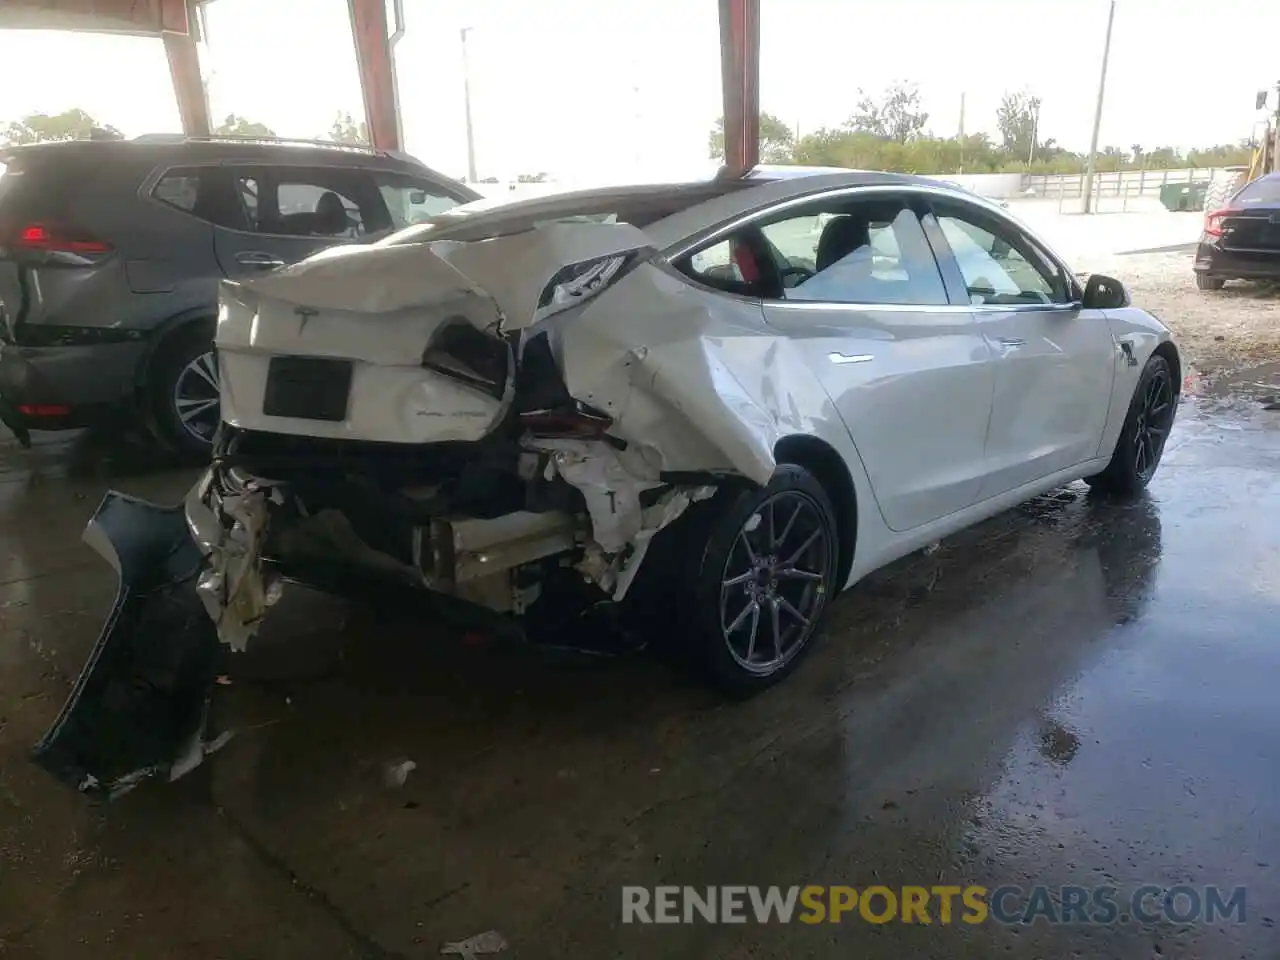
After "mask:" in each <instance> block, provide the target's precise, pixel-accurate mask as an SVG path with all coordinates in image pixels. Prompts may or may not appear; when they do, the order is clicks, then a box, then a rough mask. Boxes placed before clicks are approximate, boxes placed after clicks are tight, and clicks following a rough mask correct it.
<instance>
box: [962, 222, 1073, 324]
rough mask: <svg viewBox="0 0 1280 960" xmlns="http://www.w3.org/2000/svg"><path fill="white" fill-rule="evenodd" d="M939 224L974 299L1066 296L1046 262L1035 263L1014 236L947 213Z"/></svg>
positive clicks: (1023, 300)
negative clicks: (1004, 234) (1050, 274)
mask: <svg viewBox="0 0 1280 960" xmlns="http://www.w3.org/2000/svg"><path fill="white" fill-rule="evenodd" d="M938 225H939V226H940V227H941V228H942V233H943V236H945V237H946V238H947V244H948V245H949V246H950V247H951V252H952V253H953V254H954V255H955V259H956V264H957V265H958V266H959V268H960V274H961V276H963V277H964V284H965V288H966V289H967V291H968V293H969V302H970V303H973V304H1002V305H1009V304H1035V303H1055V302H1058V301H1060V300H1061V299H1062V297H1061V296H1059V293H1058V290H1057V289H1056V287H1057V285H1056V284H1055V283H1054V280H1053V278H1052V277H1051V276H1048V275H1046V272H1045V268H1044V267H1043V265H1041V264H1035V263H1032V262H1031V260H1030V259H1028V257H1027V256H1026V255H1025V254H1024V253H1023V251H1022V250H1020V249H1019V246H1021V244H1019V246H1015V241H1013V239H1012V238H1010V237H1006V236H1001V235H999V234H997V233H996V232H994V231H992V230H989V229H987V228H986V227H984V226H979V225H978V224H976V223H973V222H971V221H969V220H967V219H964V218H962V217H960V216H955V215H950V214H946V213H943V214H940V215H939V216H938Z"/></svg>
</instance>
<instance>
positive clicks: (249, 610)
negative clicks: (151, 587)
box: [186, 482, 280, 650]
mask: <svg viewBox="0 0 1280 960" xmlns="http://www.w3.org/2000/svg"><path fill="white" fill-rule="evenodd" d="M273 500H275V501H276V502H278V500H279V494H278V492H277V491H275V490H273V489H272V488H271V487H263V486H259V485H257V484H252V483H251V484H250V485H248V486H247V487H246V488H245V489H244V490H243V491H242V492H240V493H231V494H225V495H223V494H221V493H219V492H218V491H217V490H215V489H213V487H212V484H210V483H203V482H202V483H200V484H197V485H196V486H195V487H194V488H193V489H192V491H191V493H190V494H188V496H187V502H186V510H187V514H188V516H189V517H191V518H192V519H191V520H190V525H191V528H192V530H194V531H199V534H198V536H199V539H198V546H199V548H200V550H201V551H202V552H203V553H204V554H205V556H206V558H207V559H206V563H205V565H204V567H203V569H202V570H201V571H200V574H199V577H198V578H197V581H196V594H197V596H199V598H200V602H201V603H202V604H204V608H205V610H206V611H207V613H208V615H209V619H210V620H211V621H212V622H213V623H214V625H215V626H216V628H217V634H218V638H219V639H220V640H221V641H222V642H223V643H225V644H227V645H228V646H229V647H230V648H231V649H232V650H244V649H245V647H247V646H248V644H249V641H250V640H251V639H252V638H253V636H254V634H256V633H257V632H258V627H259V625H260V624H261V622H262V618H263V617H264V616H265V615H266V612H267V608H268V607H270V606H271V605H272V604H273V603H275V602H276V600H277V599H278V598H279V596H280V584H279V582H278V581H277V580H276V579H274V578H270V577H268V576H267V575H266V573H265V570H264V568H263V563H262V554H263V547H264V546H265V544H266V538H267V523H268V518H269V509H270V505H271V503H272V501H273Z"/></svg>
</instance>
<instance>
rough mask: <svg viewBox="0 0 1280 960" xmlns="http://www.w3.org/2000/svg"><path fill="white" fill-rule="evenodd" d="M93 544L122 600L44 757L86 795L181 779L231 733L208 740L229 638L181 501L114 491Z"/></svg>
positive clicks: (46, 742)
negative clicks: (214, 610)
mask: <svg viewBox="0 0 1280 960" xmlns="http://www.w3.org/2000/svg"><path fill="white" fill-rule="evenodd" d="M85 541H86V542H87V543H88V544H89V545H90V546H91V547H93V549H94V550H96V551H97V552H98V553H100V554H101V555H102V556H103V557H104V558H105V559H106V560H107V561H108V562H109V563H110V564H111V565H112V567H113V568H114V569H115V570H116V571H117V573H118V574H119V575H120V587H119V591H118V592H117V594H116V600H115V604H114V605H113V606H112V609H111V613H110V615H109V616H108V617H107V622H106V625H105V626H104V627H103V630H102V634H101V635H100V636H99V638H98V641H97V643H96V644H94V647H93V651H92V652H91V653H90V655H89V659H88V662H87V663H86V664H85V668H84V670H83V671H82V672H81V674H80V676H79V678H78V679H77V680H76V683H75V686H74V687H73V688H72V691H71V695H70V697H68V699H67V702H66V704H65V705H64V706H63V708H62V711H61V712H60V713H59V714H58V718H57V720H55V721H54V724H53V726H52V727H51V728H50V729H49V732H48V733H46V734H45V736H44V738H43V739H42V740H41V741H40V743H39V744H37V745H36V747H35V749H34V751H33V756H34V759H35V760H36V762H37V763H39V764H40V765H41V766H42V767H44V768H45V769H46V770H48V771H49V772H50V773H52V774H53V775H54V776H56V777H57V778H58V779H60V780H62V781H63V782H65V783H67V784H69V785H70V786H72V787H74V788H75V789H76V790H78V791H80V792H82V793H88V794H92V795H95V796H99V797H104V798H108V799H109V798H112V797H115V796H119V795H120V794H121V793H124V792H125V791H127V790H130V789H132V788H133V787H135V786H137V784H139V783H141V782H142V781H143V780H145V779H147V778H149V777H153V776H166V777H168V778H169V779H174V778H176V777H178V776H181V775H182V774H183V773H185V772H187V771H188V770H190V769H191V768H193V767H194V766H196V765H198V764H199V762H200V760H201V759H202V758H203V757H204V755H205V754H206V753H207V752H209V751H210V750H211V749H215V748H216V747H217V746H220V745H221V744H222V743H223V742H225V738H221V739H219V740H217V741H215V743H214V744H206V743H205V741H204V735H205V726H206V721H207V719H208V710H209V698H210V693H211V691H212V689H213V684H214V678H215V677H216V675H217V673H218V666H219V663H220V658H221V646H220V645H219V643H218V638H217V635H216V633H215V631H214V627H213V624H212V623H211V622H210V620H209V617H208V615H207V613H206V612H205V610H204V608H203V607H202V605H201V603H200V600H199V599H198V597H197V595H196V591H195V580H196V576H197V574H198V572H199V570H200V567H201V562H202V559H203V558H202V555H201V552H200V550H199V549H198V548H197V546H196V544H195V542H194V541H193V540H192V538H191V535H190V533H189V531H188V527H187V523H186V520H185V518H184V517H183V510H182V508H181V507H160V506H156V505H155V504H151V503H146V502H144V501H141V500H135V499H134V498H132V497H127V496H125V495H124V494H120V493H116V492H114V491H112V492H110V493H108V494H107V495H106V496H105V497H104V498H103V500H102V503H101V505H100V506H99V507H98V510H97V512H96V513H95V514H94V515H93V518H92V519H91V520H90V521H89V525H88V527H87V529H86V531H85Z"/></svg>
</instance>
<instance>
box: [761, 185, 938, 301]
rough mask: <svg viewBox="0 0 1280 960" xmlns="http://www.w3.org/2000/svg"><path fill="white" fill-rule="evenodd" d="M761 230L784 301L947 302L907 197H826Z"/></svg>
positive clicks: (768, 261)
mask: <svg viewBox="0 0 1280 960" xmlns="http://www.w3.org/2000/svg"><path fill="white" fill-rule="evenodd" d="M761 233H762V234H763V236H764V240H765V250H764V252H765V254H766V256H767V259H766V261H765V263H764V265H762V266H761V267H760V269H761V272H766V271H768V270H769V269H770V268H774V269H776V270H777V271H778V274H779V276H780V277H781V279H782V291H781V292H782V296H781V299H784V300H820V301H826V302H829V303H868V304H903V305H922V306H932V305H940V304H945V303H946V302H947V294H946V290H945V288H944V287H943V285H942V277H941V275H940V274H939V273H938V265H937V262H936V261H935V260H934V258H933V252H932V251H931V250H930V249H929V242H928V240H927V239H925V235H924V230H923V229H922V228H921V226H920V219H919V217H917V216H916V213H915V211H914V210H912V209H911V207H910V206H908V205H907V204H906V202H905V201H902V200H888V199H883V200H876V201H863V200H857V201H854V202H852V203H851V202H849V201H848V200H833V201H829V202H828V204H827V207H826V208H825V209H822V208H814V209H811V210H808V211H806V212H805V213H803V214H802V215H800V216H789V217H786V218H784V219H780V220H776V221H774V222H773V223H769V224H766V225H765V226H764V227H763V228H762V230H761Z"/></svg>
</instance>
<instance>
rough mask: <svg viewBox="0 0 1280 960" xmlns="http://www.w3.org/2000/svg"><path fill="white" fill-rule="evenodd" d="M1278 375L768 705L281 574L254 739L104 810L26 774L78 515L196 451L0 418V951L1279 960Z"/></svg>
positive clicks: (850, 644)
mask: <svg viewBox="0 0 1280 960" xmlns="http://www.w3.org/2000/svg"><path fill="white" fill-rule="evenodd" d="M1268 392H1270V393H1272V394H1280V369H1275V368H1273V369H1257V370H1254V371H1250V372H1247V373H1245V374H1242V375H1240V376H1238V377H1236V378H1235V379H1234V381H1233V382H1231V383H1229V384H1227V385H1226V386H1224V387H1221V388H1218V389H1216V390H1215V391H1214V392H1212V393H1211V394H1210V395H1207V396H1204V397H1200V398H1197V399H1193V400H1191V401H1189V402H1187V403H1185V404H1184V406H1183V409H1182V412H1181V415H1180V420H1179V423H1178V425H1177V427H1176V430H1175V434H1174V436H1173V438H1172V439H1171V441H1170V445H1169V448H1168V450H1167V452H1166V456H1165V461H1164V463H1163V465H1162V467H1161V471H1160V474H1159V476H1158V477H1157V479H1156V481H1155V483H1154V484H1153V485H1152V488H1151V490H1150V492H1149V495H1148V496H1146V497H1145V498H1143V499H1142V500H1140V501H1138V502H1137V503H1134V504H1130V505H1118V504H1108V503H1100V502H1096V501H1093V500H1091V499H1089V498H1087V497H1086V496H1085V488H1084V487H1083V485H1080V484H1076V485H1073V486H1071V487H1068V488H1066V489H1065V490H1063V491H1061V492H1060V493H1057V494H1055V495H1051V496H1048V497H1044V498H1041V499H1039V500H1037V501H1034V502H1032V503H1030V504H1027V505H1025V506H1023V507H1022V508H1019V509H1017V510H1014V511H1011V512H1009V513H1007V514H1005V515H1003V516H1001V517H998V518H996V519H994V520H992V521H990V522H988V523H986V524H984V525H982V526H981V527H979V528H976V529H974V530H971V531H968V532H966V533H964V534H962V535H959V536H957V537H955V538H953V539H952V540H950V541H947V542H945V543H943V544H942V546H941V548H940V549H938V550H937V551H936V552H934V553H932V554H930V555H927V556H925V555H920V556H916V557H913V558H908V560H906V561H903V562H902V563H900V564H897V565H895V567H894V568H892V569H891V570H888V571H882V572H881V573H880V574H878V575H876V576H874V577H873V578H871V579H870V580H869V581H867V582H865V583H863V584H861V585H859V586H858V587H857V588H855V589H854V590H852V591H851V592H850V593H848V594H846V595H845V596H844V597H842V598H841V600H840V601H839V602H838V603H837V604H836V606H835V608H834V610H833V621H832V624H831V629H830V630H829V632H828V635H827V637H826V639H825V641H824V643H823V645H822V647H821V649H820V650H816V651H815V652H814V656H813V657H812V658H811V659H810V660H809V662H808V663H806V664H805V666H804V668H803V669H802V670H801V671H800V672H799V673H797V674H796V675H795V676H794V677H793V678H791V680H790V681H789V682H788V683H787V684H785V685H784V686H783V687H781V688H779V689H777V690H775V691H773V692H772V693H770V694H768V695H766V696H763V697H760V698H757V699H755V700H753V701H750V702H747V703H737V704H727V703H723V702H719V701H717V700H716V699H715V698H713V697H712V696H710V695H709V694H707V693H705V692H703V691H702V690H700V689H699V688H698V687H696V686H695V685H693V684H691V683H689V682H688V681H687V680H686V679H685V678H684V677H683V676H682V675H681V674H680V673H678V672H677V671H675V670H673V669H671V668H669V667H668V666H667V665H665V664H664V663H663V662H662V661H661V660H659V659H657V658H654V657H651V656H648V655H640V656H634V657H628V658H624V659H612V660H596V661H590V662H587V661H584V660H580V659H566V658H564V657H562V656H555V657H552V656H548V655H547V654H545V653H536V652H530V651H527V650H521V649H512V648H509V647H500V648H495V647H494V646H492V645H489V644H485V643H484V642H481V641H479V640H477V638H476V637H474V636H471V637H468V636H461V637H460V636H458V635H457V634H456V633H450V632H448V631H445V630H442V629H441V628H439V627H437V626H433V625H432V624H430V623H427V622H421V621H420V620H415V619H413V618H409V617H406V616H405V615H403V614H393V613H388V612H386V611H382V612H379V611H376V610H370V609H367V608H365V607H363V606H361V605H359V604H349V603H345V602H339V601H335V600H330V599H327V598H323V597H320V596H319V595H314V594H306V593H302V592H295V593H294V594H293V596H292V597H290V598H286V600H287V603H283V602H282V607H283V608H284V609H282V610H281V613H280V616H279V617H278V618H277V621H276V623H275V624H274V625H273V627H272V629H271V631H270V632H269V634H268V635H267V636H264V637H263V638H262V641H261V643H260V644H259V645H258V647H257V649H256V651H251V652H250V653H248V654H246V655H244V659H242V660H240V661H238V662H237V663H236V666H235V671H236V672H235V674H234V676H233V683H232V685H231V686H230V687H228V688H226V689H225V690H224V691H223V694H224V698H223V699H224V701H225V702H224V704H223V713H224V716H230V717H231V718H232V722H233V724H234V725H235V726H236V727H237V728H238V730H239V733H238V735H237V736H236V737H235V739H233V740H232V742H231V743H230V744H229V745H228V746H227V747H226V748H225V749H224V750H223V751H222V752H220V753H219V754H217V755H216V757H215V758H213V760H212V762H211V763H209V764H207V765H206V767H205V768H203V769H202V771H200V772H197V773H196V774H194V775H192V777H190V778H189V779H188V780H187V781H183V782H180V783H178V784H176V785H172V786H165V785H159V784H151V785H147V786H145V787H144V788H142V789H140V790H138V791H136V792H135V793H133V794H131V795H129V796H127V797H125V798H123V799H121V800H120V801H118V802H117V803H115V804H113V805H111V806H110V807H108V808H105V809H104V808H95V807H91V806H89V805H87V804H86V803H85V802H83V801H82V800H81V799H80V798H79V797H77V796H74V795H72V794H71V793H70V792H69V791H68V790H66V789H65V788H63V787H61V786H58V785H56V784H55V783H54V782H53V781H52V780H51V779H49V778H48V777H47V775H45V774H44V773H43V772H42V771H40V770H38V769H36V768H35V767H34V766H32V765H31V764H30V763H28V762H27V761H26V759H25V753H26V750H27V749H28V747H29V746H30V745H31V744H32V743H34V742H35V741H36V740H37V739H38V737H39V736H40V734H41V733H42V731H43V730H44V728H45V727H46V725H47V724H48V723H49V722H50V721H51V720H52V719H53V717H54V715H55V714H56V712H57V710H58V707H59V705H60V703H61V701H62V699H63V697H65V695H66V693H67V691H68V687H69V684H70V682H71V681H72V680H73V678H74V676H75V675H76V673H77V672H78V671H79V668H80V666H81V664H82V661H83V658H84V656H85V653H86V652H87V650H88V648H89V646H90V645H91V643H92V641H93V639H94V637H95V635H96V633H97V630H98V628H99V625H100V620H101V618H102V616H103V614H104V613H105V611H106V610H107V609H108V607H109V604H110V600H111V596H112V593H113V590H114V580H113V575H112V574H111V573H110V571H109V569H108V568H107V567H106V565H105V564H104V563H102V562H101V561H99V560H98V559H97V558H96V557H95V556H93V555H92V554H91V553H90V552H89V550H88V549H87V548H86V547H84V546H82V545H81V544H80V542H79V539H78V536H79V532H80V529H81V527H82V525H83V523H84V521H85V519H86V517H87V516H88V514H89V513H90V512H91V510H92V508H93V506H94V505H95V503H96V501H97V499H98V498H99V497H100V495H101V493H102V492H103V490H104V489H106V488H107V487H108V486H116V487H118V488H121V489H124V490H126V491H129V492H132V493H137V494H139V495H143V496H147V497H151V498H156V499H165V500H172V499H176V497H177V496H178V495H179V494H180V493H181V492H183V490H184V489H185V487H186V485H187V484H188V482H189V481H190V477H191V474H190V473H189V472H181V471H178V472H172V471H170V472H166V471H164V470H150V471H146V470H140V469H138V467H137V465H136V464H135V463H134V459H135V458H134V456H133V455H132V454H131V453H129V452H128V451H127V450H124V451H122V450H121V449H119V448H118V446H116V445H114V442H113V441H110V440H102V439H100V438H99V439H95V438H88V439H86V438H79V439H76V440H73V441H68V440H63V439H58V438H54V439H52V440H46V441H45V442H43V443H42V444H40V445H39V446H38V447H37V449H35V450H33V451H29V452H23V451H20V450H18V449H17V447H16V446H15V445H13V444H12V443H11V442H9V441H5V442H4V445H3V446H0V956H3V957H9V956H14V957H28V956H30V957H56V958H66V957H81V956H86V957H94V958H95V960H115V958H130V960H135V958H142V957H192V958H205V957H208V958H217V957H225V958H240V957H264V958H266V957H272V958H274V957H281V958H293V957H298V958H308V960H317V958H329V957H334V958H345V957H371V958H386V957H396V958H399V957H427V956H436V955H438V954H439V951H440V948H441V944H442V943H443V942H445V941H456V940H461V939H463V938H465V937H468V936H470V935H473V934H477V933H480V932H481V931H486V930H490V929H496V930H498V931H501V933H502V934H503V935H504V936H505V938H506V939H507V941H509V943H510V948H509V952H508V953H506V954H504V955H507V956H514V957H520V958H528V957H535V958H540V957H546V958H559V957H575V958H576V957H584V958H587V957H590V958H595V957H628V958H630V957H644V958H648V957H708V958H710V957H716V958H721V957H723V958H736V957H789V958H790V957H841V958H848V957H886V958H888V957H893V958H898V957H973V958H979V957H981V958H989V957H1004V956H1010V957H1025V958H1035V957H1044V958H1062V957H1107V958H1151V957H1195V958H1234V957H1248V958H1254V957H1277V956H1280V933H1278V932H1277V929H1276V927H1275V923H1276V920H1277V919H1280V880H1278V879H1277V876H1278V872H1277V868H1278V867H1280V815H1278V814H1280V773H1278V772H1277V771H1278V764H1280V701H1278V700H1277V698H1276V696H1275V691H1276V688H1277V685H1278V684H1280V642H1277V641H1278V640H1280V519H1277V518H1278V516H1280V412H1277V411H1266V410H1264V409H1263V403H1261V402H1259V401H1260V400H1266V399H1268V398H1267V397H1265V396H1263V394H1265V393H1268ZM1272 399H1274V398H1272ZM100 447H105V449H101V448H100ZM286 611H287V612H286ZM402 759H411V760H413V761H414V763H415V764H416V768H415V769H414V770H412V772H410V773H409V774H408V775H407V778H406V779H405V781H404V783H403V785H402V786H398V787H389V786H387V785H386V783H385V781H384V771H385V768H386V766H387V765H388V764H394V763H396V762H398V761H400V760H402ZM624 884H638V885H646V886H653V885H657V884H675V885H694V886H699V887H701V886H705V885H726V884H759V885H762V886H767V885H771V884H777V885H781V886H789V885H792V884H801V885H803V884H848V885H851V886H855V887H859V888H861V887H865V886H867V885H871V884H883V885H886V886H888V887H890V888H898V887H901V886H903V885H922V886H934V885H939V884H955V885H958V886H964V885H967V884H979V885H982V886H985V887H987V888H988V889H989V890H994V889H995V888H997V887H1000V886H1002V885H1018V886H1021V887H1023V888H1027V889H1028V890H1029V888H1031V887H1032V886H1033V885H1035V884H1046V885H1049V886H1051V887H1054V888H1060V887H1062V886H1064V885H1073V886H1083V887H1087V888H1093V887H1096V886H1099V885H1108V886H1113V887H1116V888H1118V893H1117V896H1116V900H1117V902H1118V903H1119V905H1120V908H1121V910H1120V913H1121V914H1122V915H1123V916H1125V917H1126V919H1125V920H1123V921H1121V920H1120V919H1117V921H1116V922H1114V923H1111V924H1084V923H1079V922H1077V923H1073V924H1070V925H1052V924H1050V923H1049V922H1047V921H1046V920H1045V919H1043V914H1042V918H1041V919H1039V920H1036V921H1035V922H1034V923H1031V924H1026V925H1021V924H1013V925H1010V924H1002V923H997V922H991V921H989V922H987V923H984V924H979V925H969V924H964V923H952V924H942V923H940V922H939V919H940V918H939V915H938V912H937V909H936V908H934V910H933V913H932V919H933V921H934V922H933V923H932V924H930V925H922V924H918V923H917V924H912V925H905V924H901V923H887V924H884V925H874V924H869V923H867V922H865V921H864V920H862V919H859V918H858V917H857V914H856V911H855V913H854V914H852V915H850V916H849V917H846V918H845V920H844V922H842V923H840V924H834V925H833V924H829V923H828V924H822V925H814V926H810V925H805V924H801V923H797V922H793V923H791V924H788V925H780V924H770V925H766V926H760V925H757V924H755V923H748V924H745V925H716V926H712V925H709V924H706V923H701V922H698V923H694V924H691V925H675V926H637V925H623V924H622V923H621V902H622V901H621V887H622V886H623V885H624ZM1144 884H1151V885H1155V886H1157V887H1159V888H1160V889H1161V890H1164V891H1167V890H1169V889H1170V888H1171V887H1173V886H1175V885H1178V884H1188V885H1191V886H1194V887H1197V888H1200V889H1203V887H1204V886H1206V885H1216V886H1219V887H1224V888H1228V889H1230V888H1235V887H1245V888H1246V893H1245V897H1246V899H1245V911H1244V912H1245V916H1244V921H1243V922H1237V920H1236V918H1235V917H1233V918H1230V919H1226V920H1222V919H1219V920H1216V921H1215V922H1213V923H1205V922H1196V921H1189V922H1184V923H1178V922H1174V921H1173V920H1164V921H1159V922H1152V923H1147V922H1139V920H1138V919H1135V918H1134V917H1129V916H1127V910H1126V909H1125V908H1126V907H1127V905H1128V900H1127V898H1128V896H1129V894H1130V893H1132V892H1133V891H1134V890H1135V889H1136V888H1138V887H1140V886H1142V885H1144ZM1158 903H1159V897H1156V898H1154V899H1150V900H1148V901H1146V906H1147V908H1148V909H1151V908H1152V907H1153V906H1158ZM1006 906H1010V907H1011V908H1012V909H1014V910H1019V909H1021V907H1022V902H1021V901H1017V900H1012V901H1006ZM1185 909H1186V901H1185V899H1184V900H1183V901H1182V905H1181V906H1180V907H1179V908H1178V910H1179V911H1184V910H1185ZM958 915H959V911H958V910H957V916H958ZM1176 915H1179V916H1185V913H1177V914H1176ZM1077 919H1078V918H1077Z"/></svg>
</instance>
